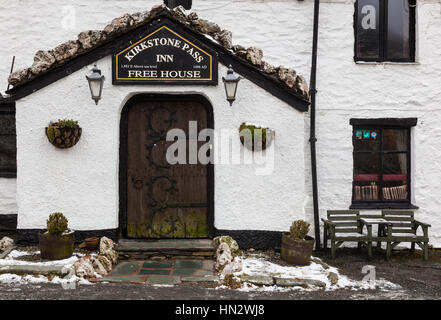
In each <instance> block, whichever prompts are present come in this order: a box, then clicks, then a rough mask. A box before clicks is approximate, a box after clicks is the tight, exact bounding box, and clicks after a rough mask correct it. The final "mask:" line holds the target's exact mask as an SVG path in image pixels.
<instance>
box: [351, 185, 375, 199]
mask: <svg viewBox="0 0 441 320" xmlns="http://www.w3.org/2000/svg"><path fill="white" fill-rule="evenodd" d="M354 189H355V193H354V197H355V200H378V186H377V185H371V186H354Z"/></svg>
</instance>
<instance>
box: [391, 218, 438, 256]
mask: <svg viewBox="0 0 441 320" xmlns="http://www.w3.org/2000/svg"><path fill="white" fill-rule="evenodd" d="M382 216H383V218H384V219H386V220H388V221H389V222H390V223H391V228H388V234H387V240H386V242H387V248H386V258H387V259H388V260H389V258H390V255H391V253H392V249H393V248H395V247H396V246H397V245H398V244H399V243H400V242H411V249H412V251H413V250H415V244H417V245H418V246H419V247H420V248H421V249H422V250H423V252H424V260H427V259H428V258H429V252H428V248H429V227H430V225H429V224H427V223H423V222H420V221H417V220H415V219H414V214H413V211H401V210H382ZM419 227H421V228H422V231H423V235H417V230H418V228H419Z"/></svg>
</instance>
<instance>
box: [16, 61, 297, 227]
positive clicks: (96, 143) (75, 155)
mask: <svg viewBox="0 0 441 320" xmlns="http://www.w3.org/2000/svg"><path fill="white" fill-rule="evenodd" d="M98 65H99V67H100V68H101V69H102V71H103V74H104V75H107V76H108V80H107V81H106V82H105V87H104V90H103V99H102V100H101V101H100V102H99V104H98V106H96V105H95V103H94V101H92V100H91V99H90V93H89V88H88V84H87V81H86V80H85V77H84V76H85V74H88V73H89V71H88V70H87V68H83V69H82V70H79V71H77V72H75V73H73V74H72V75H70V76H69V77H66V78H64V79H61V80H59V81H58V82H56V83H54V84H52V85H49V86H48V87H46V88H44V89H42V90H40V91H37V92H35V93H34V94H32V95H30V96H28V97H26V98H23V99H21V100H20V101H19V105H18V107H17V116H16V118H17V148H18V154H17V162H18V178H17V198H18V212H19V215H18V228H21V229H33V228H42V227H44V225H45V219H46V218H47V216H48V214H49V213H51V212H53V211H62V212H63V213H65V214H66V216H67V218H68V219H69V222H70V224H71V227H72V228H74V229H76V230H96V229H110V228H117V227H118V208H119V206H118V198H119V194H118V187H119V186H118V157H119V122H120V114H121V109H122V107H123V106H124V103H125V101H127V100H128V99H129V98H130V97H131V96H133V95H134V94H136V93H140V92H169V93H201V94H204V95H205V96H206V97H207V98H208V99H209V100H210V101H211V103H212V105H213V109H214V123H215V128H216V129H217V130H220V129H231V130H233V131H235V132H236V139H235V141H237V142H238V141H239V137H238V130H237V129H238V128H239V126H240V124H241V123H242V122H244V121H247V122H252V123H256V124H260V125H263V126H266V127H271V128H274V129H275V131H276V139H275V141H274V143H273V145H272V146H271V147H270V148H269V149H268V150H267V151H266V152H267V153H272V152H274V156H275V165H274V171H272V172H270V174H269V175H256V171H255V169H256V168H259V166H256V165H232V164H219V165H215V227H216V228H218V229H227V230H240V229H251V230H274V231H285V230H287V229H288V228H289V224H290V221H292V220H293V219H295V218H297V219H301V218H303V217H304V210H303V197H304V193H305V190H304V183H303V180H304V175H305V173H304V163H303V159H304V155H303V143H304V136H303V132H304V126H303V117H304V115H303V113H300V112H298V111H297V110H295V109H293V108H292V107H291V106H289V105H287V104H286V103H284V102H282V101H280V100H278V99H277V98H275V97H273V96H272V95H270V94H269V93H268V92H266V91H265V90H263V89H261V88H259V87H257V86H255V85H254V84H253V83H251V82H249V81H248V80H243V81H241V83H240V87H239V92H240V94H239V97H238V100H237V101H236V102H235V103H234V105H233V107H230V105H229V103H228V102H227V101H226V99H225V91H224V88H223V86H222V85H219V86H217V87H213V86H209V87H207V86H192V87H188V86H187V87H186V86H169V87H167V86H148V87H142V86H113V85H112V84H111V79H110V75H111V57H107V58H104V59H102V60H100V61H98ZM226 72H227V69H226V68H225V67H224V66H222V65H220V69H219V77H221V76H222V75H224V74H226ZM219 81H222V80H221V79H219ZM60 118H73V119H77V120H78V121H79V123H80V125H81V126H82V128H83V135H82V137H81V140H80V141H79V143H78V144H77V145H76V146H75V147H73V148H71V149H67V150H59V149H56V148H54V147H53V146H52V145H51V144H50V143H49V142H48V141H47V137H46V136H45V133H44V127H45V126H47V124H48V122H49V121H50V120H56V119H60ZM248 152H250V151H248ZM299 182H300V183H299Z"/></svg>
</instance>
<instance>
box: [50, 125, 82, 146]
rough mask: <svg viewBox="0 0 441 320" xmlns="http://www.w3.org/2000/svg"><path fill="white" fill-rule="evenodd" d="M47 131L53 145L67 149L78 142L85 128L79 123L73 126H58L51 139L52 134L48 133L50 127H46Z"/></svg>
mask: <svg viewBox="0 0 441 320" xmlns="http://www.w3.org/2000/svg"><path fill="white" fill-rule="evenodd" d="M45 131H46V136H47V138H48V140H49V142H50V143H51V144H52V145H53V146H55V147H57V148H60V149H66V148H71V147H73V146H74V145H76V144H77V143H78V141H79V140H80V138H81V133H82V131H83V130H82V129H81V127H80V126H78V125H76V126H73V127H57V128H55V129H54V136H53V139H51V137H50V135H49V134H48V127H46V130H45ZM51 140H52V141H51Z"/></svg>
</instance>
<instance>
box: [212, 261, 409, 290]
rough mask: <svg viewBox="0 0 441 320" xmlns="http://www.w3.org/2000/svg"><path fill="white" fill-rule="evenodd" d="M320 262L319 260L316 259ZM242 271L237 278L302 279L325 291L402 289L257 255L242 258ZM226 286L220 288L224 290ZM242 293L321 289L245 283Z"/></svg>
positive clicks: (332, 270)
mask: <svg viewBox="0 0 441 320" xmlns="http://www.w3.org/2000/svg"><path fill="white" fill-rule="evenodd" d="M314 259H315V260H320V259H319V258H314ZM242 265H243V268H242V271H240V272H236V273H234V276H235V278H239V277H240V276H241V275H249V276H270V277H277V278H300V279H309V280H318V281H321V282H324V283H325V284H326V289H325V290H336V289H343V288H350V289H352V290H368V289H376V288H379V289H382V290H397V289H400V288H401V287H400V286H399V285H397V284H394V283H392V282H389V281H387V280H385V279H378V280H375V281H356V280H352V279H350V278H348V277H347V276H345V275H342V274H340V273H339V271H338V269H337V268H335V267H332V266H329V268H327V269H325V268H324V267H323V265H322V264H319V263H316V262H314V261H311V263H310V264H309V265H307V266H281V265H278V264H275V263H272V262H270V261H268V260H265V259H264V258H262V257H259V256H257V255H255V256H254V255H250V256H249V257H246V258H245V257H243V258H242ZM331 272H333V273H335V274H337V276H338V282H337V283H336V284H335V285H332V284H331V282H330V280H329V279H328V275H329V273H331ZM222 287H224V286H221V287H218V288H222ZM238 290H240V291H245V292H249V291H269V292H274V291H278V292H286V291H291V290H302V291H312V290H320V288H302V287H280V286H276V285H273V286H256V285H253V284H250V283H244V285H243V287H242V288H240V289H238Z"/></svg>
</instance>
